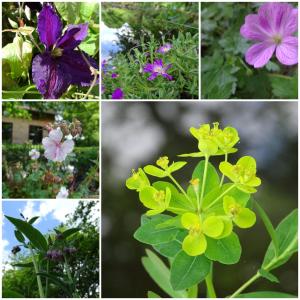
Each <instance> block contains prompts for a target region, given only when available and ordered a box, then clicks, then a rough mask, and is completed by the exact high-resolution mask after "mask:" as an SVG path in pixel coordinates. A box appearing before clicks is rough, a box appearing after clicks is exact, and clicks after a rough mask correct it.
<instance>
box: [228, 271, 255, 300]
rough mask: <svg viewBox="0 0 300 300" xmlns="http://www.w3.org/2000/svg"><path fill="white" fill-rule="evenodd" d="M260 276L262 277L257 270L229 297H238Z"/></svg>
mask: <svg viewBox="0 0 300 300" xmlns="http://www.w3.org/2000/svg"><path fill="white" fill-rule="evenodd" d="M258 278H260V274H259V273H258V272H257V273H256V274H255V275H254V276H252V277H251V278H250V279H249V280H248V281H246V282H245V283H244V284H243V285H242V286H241V287H240V288H239V289H237V290H236V291H235V292H234V293H233V294H232V295H231V296H230V297H229V298H235V297H237V296H238V295H239V294H240V293H241V292H242V291H243V290H245V289H246V288H247V287H248V286H249V285H250V284H252V283H253V282H254V281H255V280H257V279H258Z"/></svg>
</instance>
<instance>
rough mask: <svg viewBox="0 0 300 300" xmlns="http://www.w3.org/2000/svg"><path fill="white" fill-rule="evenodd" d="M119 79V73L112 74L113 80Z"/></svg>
mask: <svg viewBox="0 0 300 300" xmlns="http://www.w3.org/2000/svg"><path fill="white" fill-rule="evenodd" d="M118 77H119V74H117V73H112V74H111V78H118Z"/></svg>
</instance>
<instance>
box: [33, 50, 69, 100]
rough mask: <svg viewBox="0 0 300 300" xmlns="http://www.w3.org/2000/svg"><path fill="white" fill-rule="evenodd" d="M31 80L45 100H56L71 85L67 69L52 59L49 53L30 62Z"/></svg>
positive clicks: (58, 61) (40, 55)
mask: <svg viewBox="0 0 300 300" xmlns="http://www.w3.org/2000/svg"><path fill="white" fill-rule="evenodd" d="M32 79H33V82H34V83H35V85H36V87H37V89H38V90H39V92H40V93H41V94H42V95H43V97H44V98H45V99H58V98H59V97H60V96H61V95H62V94H63V93H64V92H65V91H66V90H67V88H68V87H69V85H70V84H71V83H72V76H71V74H70V72H69V69H66V68H65V65H63V64H61V63H60V59H58V58H56V59H55V58H52V57H51V55H50V53H49V52H45V53H43V54H38V55H36V56H35V57H34V59H33V61H32Z"/></svg>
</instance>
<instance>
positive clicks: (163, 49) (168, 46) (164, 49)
mask: <svg viewBox="0 0 300 300" xmlns="http://www.w3.org/2000/svg"><path fill="white" fill-rule="evenodd" d="M171 49H172V45H171V44H170V43H166V44H164V45H162V46H160V47H159V48H158V49H157V51H156V52H158V53H161V54H165V53H167V52H169V51H170V50H171Z"/></svg>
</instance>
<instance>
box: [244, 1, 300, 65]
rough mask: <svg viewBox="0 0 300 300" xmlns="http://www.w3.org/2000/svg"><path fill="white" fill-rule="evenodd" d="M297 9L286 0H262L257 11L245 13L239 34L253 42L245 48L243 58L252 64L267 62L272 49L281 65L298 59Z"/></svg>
mask: <svg viewBox="0 0 300 300" xmlns="http://www.w3.org/2000/svg"><path fill="white" fill-rule="evenodd" d="M297 29H298V9H297V8H294V7H293V6H292V5H290V4H288V3H265V4H263V5H262V6H261V7H260V8H259V9H258V14H251V15H248V16H246V19H245V24H244V25H243V26H242V27H241V29H240V33H241V35H242V36H243V37H244V38H246V39H249V40H253V41H255V42H257V43H256V44H254V45H252V46H251V47H250V48H249V49H248V50H247V52H246V61H247V63H248V64H249V65H252V66H254V68H261V67H263V66H264V65H266V64H267V63H268V61H269V60H270V59H271V57H272V55H273V53H274V52H275V55H276V57H277V59H278V60H279V62H280V63H282V64H283V65H295V64H297V63H298V38H297V37H295V36H293V34H294V33H295V32H296V31H297Z"/></svg>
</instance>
